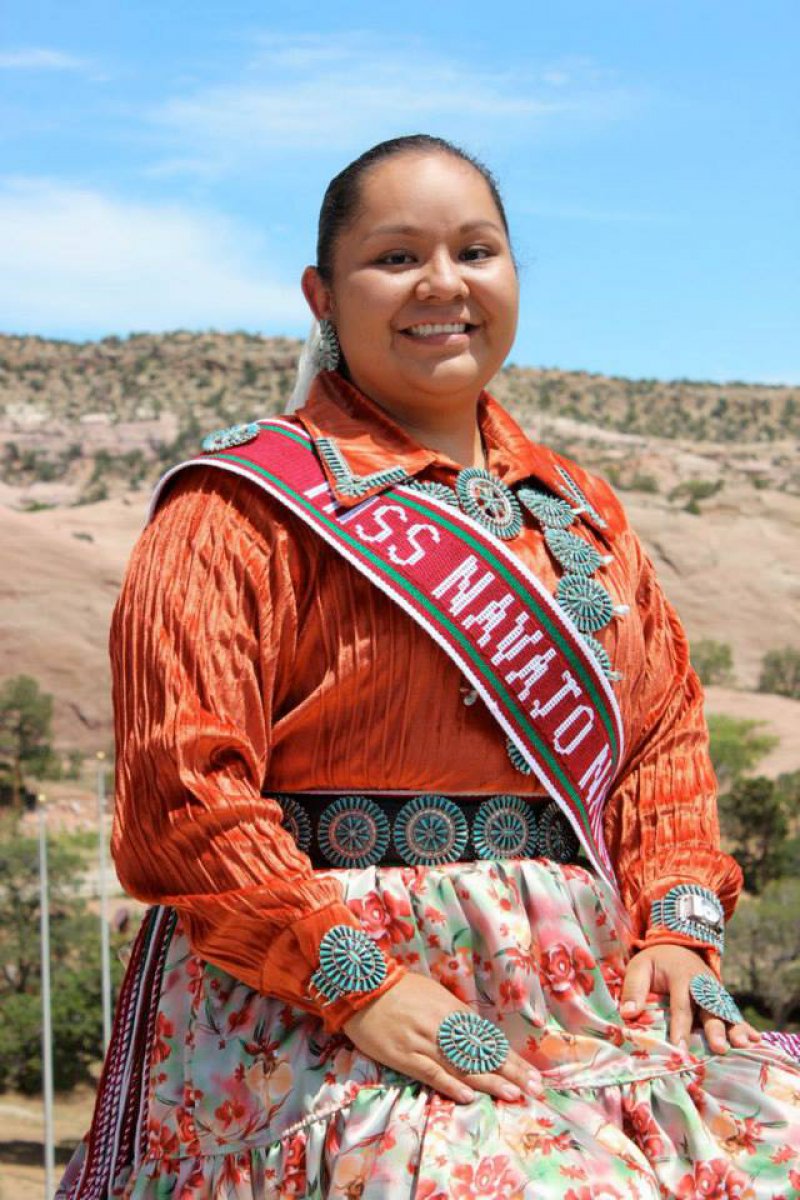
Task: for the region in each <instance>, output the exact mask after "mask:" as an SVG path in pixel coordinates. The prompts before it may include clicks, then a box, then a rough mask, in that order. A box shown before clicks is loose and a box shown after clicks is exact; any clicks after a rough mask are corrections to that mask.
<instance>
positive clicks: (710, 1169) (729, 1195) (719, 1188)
mask: <svg viewBox="0 0 800 1200" xmlns="http://www.w3.org/2000/svg"><path fill="white" fill-rule="evenodd" d="M746 1187H747V1177H746V1176H745V1175H744V1174H743V1173H742V1172H741V1171H738V1170H737V1169H736V1167H733V1166H731V1164H730V1162H726V1161H725V1160H724V1159H722V1158H712V1159H709V1161H708V1162H704V1163H698V1164H697V1166H696V1167H695V1169H694V1172H693V1173H692V1174H689V1175H684V1177H683V1179H681V1181H680V1182H679V1184H678V1190H677V1192H676V1193H675V1195H676V1196H677V1198H678V1200H742V1198H743V1197H744V1195H745V1188H746Z"/></svg>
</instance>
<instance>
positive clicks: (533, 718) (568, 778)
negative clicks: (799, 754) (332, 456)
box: [149, 418, 623, 884]
mask: <svg viewBox="0 0 800 1200" xmlns="http://www.w3.org/2000/svg"><path fill="white" fill-rule="evenodd" d="M259 425H260V426H261V433H260V434H259V435H258V436H257V437H256V438H255V440H253V441H251V442H250V443H249V444H247V445H244V446H238V447H236V448H235V449H228V450H221V451H217V452H215V453H212V454H203V455H201V456H198V457H197V458H193V459H189V460H188V461H187V462H183V463H180V464H178V465H177V466H175V467H173V468H172V470H170V471H168V472H167V473H166V475H164V477H163V478H162V479H161V481H160V482H159V484H158V485H157V487H156V490H155V493H154V496H153V500H152V503H151V507H150V514H149V515H150V517H152V515H153V513H154V512H155V509H156V506H157V504H158V501H159V498H160V496H161V494H162V491H163V488H164V485H165V484H166V483H167V481H168V480H169V479H171V478H172V476H174V475H175V473H176V472H177V471H180V470H182V469H184V468H185V467H187V466H193V465H198V464H202V465H212V466H216V467H219V468H221V469H222V470H226V471H232V472H234V473H235V474H237V475H241V476H243V477H245V478H247V479H251V480H252V481H253V482H254V483H255V484H257V485H258V486H259V487H261V488H263V489H264V490H265V491H266V492H268V493H269V495H270V496H272V497H274V498H275V499H276V500H278V501H279V502H280V503H281V504H283V505H285V506H286V507H287V508H288V509H289V510H290V512H292V513H294V514H295V516H297V517H299V518H300V519H301V520H302V521H304V522H305V523H306V524H307V525H308V526H309V527H310V528H311V529H313V530H314V531H315V532H316V533H317V534H319V536H320V537H322V538H323V539H324V540H325V541H326V542H327V543H328V545H330V546H331V547H332V548H333V549H334V550H336V551H337V553H339V554H341V555H342V556H343V557H344V558H345V559H346V560H347V561H348V562H349V563H350V564H351V566H353V567H354V568H355V569H356V570H357V571H360V572H361V573H362V574H363V575H365V576H366V577H367V578H368V579H369V580H371V582H372V583H374V584H375V586H376V587H377V588H379V589H380V590H381V591H382V592H384V593H385V594H386V595H387V596H390V597H391V599H392V600H394V601H395V602H396V603H397V604H399V605H400V606H401V608H403V609H404V610H405V612H407V613H408V614H409V616H411V617H412V618H413V619H414V620H415V621H416V622H417V623H418V624H419V625H420V626H421V627H422V628H423V629H424V630H425V631H426V632H427V633H428V634H430V636H431V637H432V638H433V639H434V641H435V642H437V644H438V645H439V646H440V647H441V648H442V649H443V650H444V651H445V653H446V654H448V655H449V656H450V658H451V659H452V660H453V661H454V662H455V663H456V664H457V666H458V667H459V669H460V670H461V671H462V673H463V674H464V675H465V676H466V678H467V679H468V680H469V681H470V682H471V684H472V686H473V687H474V688H475V689H476V690H477V692H478V693H479V695H480V696H481V698H482V699H483V701H484V703H485V704H486V706H487V708H488V709H489V711H490V713H491V714H492V716H493V717H494V719H495V720H496V721H497V723H498V725H499V726H500V727H501V729H502V730H503V731H504V733H505V734H506V735H507V736H508V737H509V738H510V739H511V740H512V742H513V743H514V744H515V746H516V747H517V749H518V750H519V752H520V754H521V755H522V757H523V758H524V759H525V761H526V762H527V763H528V764H529V766H530V767H531V769H532V770H533V772H534V773H535V775H536V776H537V778H538V779H539V781H540V782H541V784H542V785H543V786H544V788H545V789H546V790H547V792H548V793H549V795H550V796H552V797H553V799H554V800H556V801H557V803H558V804H559V806H560V807H561V809H562V811H563V812H564V813H565V814H566V816H567V817H568V818H569V820H570V822H571V824H572V826H573V828H574V829H575V832H576V834H577V835H578V837H579V838H580V841H581V843H582V845H583V847H584V849H585V851H586V854H587V856H588V857H589V859H590V861H591V862H592V863H593V865H594V866H595V868H596V869H597V870H598V871H600V872H601V873H602V874H603V875H604V876H605V877H606V878H607V879H608V880H609V881H610V882H611V883H612V884H615V880H614V873H613V868H612V865H611V862H610V859H609V856H608V852H607V849H606V845H605V841H604V838H603V829H602V815H603V803H604V800H605V797H606V795H607V793H608V790H609V788H610V786H611V784H612V783H613V781H614V778H615V776H616V773H617V769H618V766H619V763H620V762H621V761H622V756H623V729H622V720H621V717H620V714H619V709H618V707H617V703H616V699H615V697H614V694H613V692H612V690H611V687H610V684H609V682H608V680H607V679H606V677H605V675H604V674H603V671H602V668H601V666H600V664H599V663H598V661H597V659H596V658H595V656H594V654H593V653H592V651H591V650H590V649H589V647H588V646H587V645H586V643H585V641H584V639H583V638H582V636H581V634H580V633H579V631H578V630H577V629H576V628H575V625H574V624H573V622H572V621H571V620H570V618H569V617H568V616H567V614H566V613H565V612H564V611H563V609H561V608H560V606H559V605H558V604H557V603H556V601H555V600H554V598H553V597H552V595H551V594H550V593H549V592H548V591H547V589H546V588H545V587H544V586H543V585H542V584H541V583H540V582H539V580H538V579H537V578H536V577H535V576H534V575H533V574H532V573H531V571H529V570H528V568H527V567H525V566H524V564H523V563H522V562H521V561H520V560H519V559H518V558H517V557H516V555H515V554H514V553H513V552H512V551H511V550H509V549H508V547H507V546H506V545H505V544H504V543H503V542H502V541H500V540H499V539H498V538H496V537H494V536H493V535H492V534H490V533H488V532H487V531H486V530H485V529H483V528H482V527H481V526H480V525H479V524H478V523H477V522H476V521H474V520H472V518H470V517H468V516H466V515H465V514H464V513H462V512H459V511H457V510H455V509H454V508H452V507H451V506H449V505H448V504H446V503H443V502H442V501H440V500H438V499H437V498H436V497H434V496H432V495H428V494H425V493H423V492H420V491H416V490H414V489H413V488H410V487H407V486H405V485H403V484H399V485H395V486H391V487H387V488H386V490H385V491H383V492H381V493H379V494H378V495H372V496H370V497H369V498H368V499H366V500H364V501H363V502H362V503H361V504H357V505H355V506H354V507H349V508H344V507H342V506H341V505H339V504H338V502H337V500H336V498H335V496H334V494H333V492H332V491H331V488H330V485H329V483H328V481H327V479H326V477H325V474H324V472H323V469H322V466H321V464H320V462H319V459H318V458H317V456H316V453H315V451H314V446H313V443H312V441H311V438H310V437H309V435H308V434H307V433H306V432H305V430H303V429H302V428H300V427H299V426H297V425H295V424H293V423H291V422H289V421H286V420H282V419H280V418H275V419H273V420H266V421H261V422H259Z"/></svg>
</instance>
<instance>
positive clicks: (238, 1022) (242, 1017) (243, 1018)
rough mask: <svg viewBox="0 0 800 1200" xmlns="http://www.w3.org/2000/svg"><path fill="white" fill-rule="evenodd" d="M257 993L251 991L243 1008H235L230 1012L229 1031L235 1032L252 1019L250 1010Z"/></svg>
mask: <svg viewBox="0 0 800 1200" xmlns="http://www.w3.org/2000/svg"><path fill="white" fill-rule="evenodd" d="M254 995H255V993H254V992H251V993H250V995H249V996H248V998H247V999H246V1000H245V1002H244V1004H243V1005H242V1007H241V1008H235V1009H234V1010H233V1012H232V1013H229V1014H228V1033H235V1032H236V1030H237V1029H241V1027H242V1026H243V1025H246V1024H247V1022H248V1021H249V1020H250V1010H251V1008H252V1007H253V998H254Z"/></svg>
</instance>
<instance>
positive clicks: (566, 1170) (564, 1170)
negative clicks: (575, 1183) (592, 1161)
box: [558, 1167, 586, 1194]
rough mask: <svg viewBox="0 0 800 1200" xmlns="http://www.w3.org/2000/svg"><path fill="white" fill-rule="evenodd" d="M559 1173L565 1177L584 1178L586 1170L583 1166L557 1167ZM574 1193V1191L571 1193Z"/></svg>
mask: <svg viewBox="0 0 800 1200" xmlns="http://www.w3.org/2000/svg"><path fill="white" fill-rule="evenodd" d="M558 1171H559V1174H560V1175H563V1176H564V1178H565V1179H585V1178H586V1172H585V1171H584V1169H583V1167H559V1168H558ZM573 1194H574V1193H573Z"/></svg>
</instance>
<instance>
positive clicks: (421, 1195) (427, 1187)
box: [414, 1179, 447, 1200]
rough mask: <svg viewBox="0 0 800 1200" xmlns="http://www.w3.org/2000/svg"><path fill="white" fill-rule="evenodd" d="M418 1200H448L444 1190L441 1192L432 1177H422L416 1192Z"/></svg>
mask: <svg viewBox="0 0 800 1200" xmlns="http://www.w3.org/2000/svg"><path fill="white" fill-rule="evenodd" d="M414 1195H415V1196H416V1198H417V1200H447V1196H446V1195H445V1193H444V1192H440V1191H439V1189H438V1188H437V1186H436V1184H435V1183H434V1182H433V1180H432V1179H421V1180H420V1181H419V1183H418V1184H417V1190H416V1192H415V1193H414Z"/></svg>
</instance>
